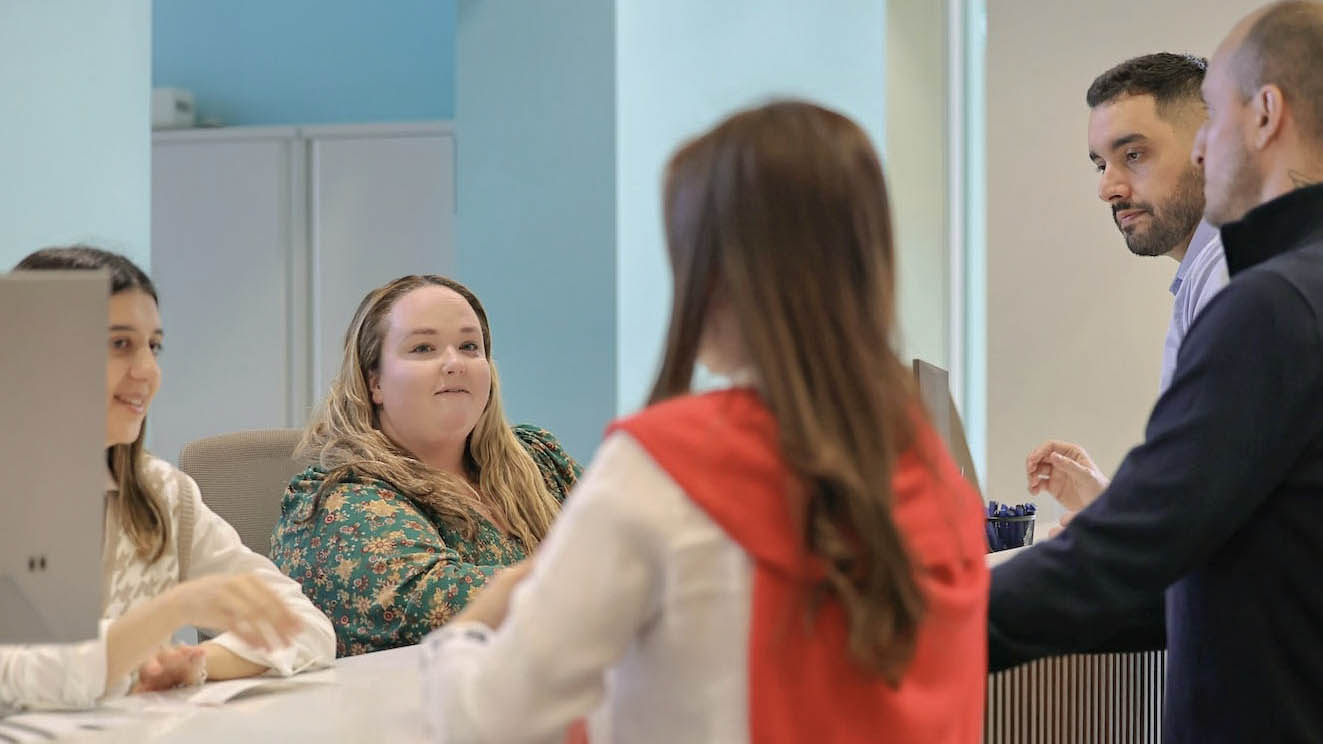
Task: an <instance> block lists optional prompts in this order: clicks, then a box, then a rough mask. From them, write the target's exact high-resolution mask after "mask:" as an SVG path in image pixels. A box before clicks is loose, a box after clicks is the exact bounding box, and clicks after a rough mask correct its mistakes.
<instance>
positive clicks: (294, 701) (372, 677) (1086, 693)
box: [64, 554, 1166, 744]
mask: <svg viewBox="0 0 1323 744" xmlns="http://www.w3.org/2000/svg"><path fill="white" fill-rule="evenodd" d="M994 555H995V554H994ZM1004 557H1005V556H996V557H995V558H994V557H989V562H994V561H996V560H998V559H1000V558H1004ZM418 657H419V649H418V647H417V646H410V647H406V648H398V649H392V650H390V651H379V652H377V653H374V654H365V655H363V656H355V657H351V658H348V659H340V660H337V661H336V664H335V667H334V669H332V670H328V671H324V672H314V673H313V674H312V675H309V676H308V677H307V679H308V680H313V679H314V678H316V679H325V680H326V682H325V683H322V684H310V685H308V686H306V687H302V688H300V689H294V690H281V691H277V692H270V693H261V692H260V691H259V692H258V693H257V694H254V695H252V696H247V697H245V696H241V697H239V698H238V699H235V700H232V701H230V702H229V703H226V704H225V705H223V706H218V707H207V708H202V707H185V706H184V705H183V703H182V701H183V699H184V697H185V696H187V695H188V694H189V692H188V691H181V692H177V693H169V694H168V695H165V696H162V698H163V699H165V700H166V701H167V702H168V701H169V700H170V699H171V698H172V697H173V699H174V700H175V707H174V708H172V709H171V710H169V711H167V712H159V711H144V712H142V713H138V714H134V717H133V720H132V721H130V722H128V723H125V724H122V725H120V726H117V727H115V728H113V729H109V730H106V731H101V732H87V733H83V734H80V735H78V736H74V737H69V738H66V739H64V740H65V741H77V742H88V743H89V744H105V743H107V742H125V743H127V742H133V743H134V744H136V743H137V742H142V741H148V740H151V741H162V742H176V743H181V744H182V743H183V742H190V743H192V742H198V743H200V744H209V743H210V742H242V743H243V744H259V743H260V742H280V743H281V744H287V743H288V742H302V741H316V742H318V744H323V743H327V742H364V741H391V742H418V741H423V717H422V710H421V704H422V701H421V695H422V693H421V682H420V679H419V674H418V669H419V661H418ZM1165 666H1166V664H1165V653H1163V652H1150V653H1144V654H1099V655H1084V656H1066V657H1059V658H1053V659H1043V660H1041V661H1037V662H1034V663H1032V664H1026V665H1024V666H1021V667H1017V668H1016V669H1012V670H1009V671H1005V672H1000V673H998V674H993V675H989V677H988V706H987V718H986V732H985V734H984V738H985V741H986V742H988V744H1012V743H1014V744H1090V743H1093V742H1096V743H1097V744H1104V743H1105V744H1119V743H1122V742H1124V743H1125V744H1132V743H1133V744H1157V742H1159V741H1160V737H1161V732H1160V722H1161V716H1162V690H1163V681H1164V676H1165V675H1164V673H1165ZM318 675H320V676H318ZM133 702H134V701H131V700H130V701H126V702H125V704H127V705H132V704H133Z"/></svg>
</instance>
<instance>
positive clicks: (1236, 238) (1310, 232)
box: [1222, 184, 1323, 276]
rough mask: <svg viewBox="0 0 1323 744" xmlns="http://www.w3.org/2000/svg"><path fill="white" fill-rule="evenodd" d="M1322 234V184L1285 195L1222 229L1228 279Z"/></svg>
mask: <svg viewBox="0 0 1323 744" xmlns="http://www.w3.org/2000/svg"><path fill="white" fill-rule="evenodd" d="M1320 234H1323V184H1315V185H1313V186H1306V187H1304V188H1300V189H1296V190H1294V191H1290V192H1287V193H1285V194H1283V195H1281V196H1279V197H1277V198H1276V199H1273V200H1272V201H1269V202H1265V203H1263V204H1260V205H1259V206H1257V207H1255V208H1253V209H1251V210H1250V211H1249V212H1247V213H1246V214H1245V216H1244V217H1242V218H1240V219H1239V220H1237V221H1236V222H1228V223H1227V224H1225V225H1223V226H1222V246H1223V249H1224V250H1225V251H1226V257H1227V269H1228V271H1229V272H1230V274H1231V276H1235V275H1236V274H1238V273H1240V272H1242V271H1244V270H1245V269H1248V268H1251V267H1253V266H1255V265H1257V264H1260V263H1263V262H1264V261H1267V260H1268V259H1270V258H1272V257H1274V256H1277V255H1280V254H1282V253H1286V252H1287V251H1289V250H1291V249H1292V248H1297V247H1299V246H1300V245H1301V244H1303V243H1306V242H1308V241H1309V240H1310V239H1311V238H1315V237H1317V236H1319V235H1320Z"/></svg>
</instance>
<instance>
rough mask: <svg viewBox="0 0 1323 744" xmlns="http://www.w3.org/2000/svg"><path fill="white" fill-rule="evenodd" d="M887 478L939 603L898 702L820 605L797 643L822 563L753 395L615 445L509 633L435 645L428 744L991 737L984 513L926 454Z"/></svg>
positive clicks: (428, 668) (684, 404)
mask: <svg viewBox="0 0 1323 744" xmlns="http://www.w3.org/2000/svg"><path fill="white" fill-rule="evenodd" d="M917 448H918V449H921V450H922V452H923V456H922V457H921V456H919V454H918V453H915V452H911V453H907V454H905V455H904V456H903V457H901V458H900V459H899V460H898V462H897V468H896V474H895V477H894V486H895V501H894V507H893V514H894V516H895V519H896V521H897V523H898V525H899V526H900V529H901V532H902V534H903V535H904V536H905V539H906V541H907V543H908V545H909V548H910V552H911V555H912V556H913V557H914V561H915V564H916V566H917V568H918V575H919V577H920V586H921V588H922V590H923V592H924V595H925V598H926V600H927V607H928V610H927V615H926V617H925V621H924V623H923V625H922V626H921V629H920V631H919V637H918V644H917V649H916V654H915V657H914V660H913V661H912V663H911V665H910V666H909V667H908V669H907V671H906V674H905V677H904V679H903V680H902V682H901V684H900V686H899V687H897V688H891V687H889V686H888V685H886V684H885V683H884V682H883V681H882V680H881V679H880V678H878V677H873V676H868V675H865V674H863V673H861V672H860V671H859V670H858V669H857V668H856V667H855V666H854V665H853V664H852V662H851V661H850V660H849V658H848V655H847V653H846V650H845V646H844V637H845V620H844V614H843V612H842V611H841V610H840V608H839V607H836V606H834V605H831V604H828V605H825V607H824V609H823V610H821V611H820V612H819V614H818V615H817V616H816V621H815V625H814V630H813V632H812V633H807V632H804V628H805V625H804V617H805V616H804V614H803V612H802V610H801V608H800V606H799V605H797V604H795V602H796V601H797V598H798V597H799V596H800V595H799V588H800V587H801V586H802V581H803V580H804V578H805V577H807V576H811V572H812V567H811V566H812V561H811V560H809V559H808V558H807V556H806V555H805V554H804V549H803V547H802V546H801V545H800V538H799V532H798V531H797V529H795V528H794V526H793V524H792V521H791V516H790V515H791V512H790V509H789V507H788V505H787V500H788V499H789V498H790V497H791V493H790V490H791V485H790V484H791V483H792V480H791V478H790V477H789V471H788V470H787V469H786V467H785V464H784V463H783V462H782V460H781V457H780V454H779V448H778V446H777V441H776V426H775V422H774V421H773V420H772V418H771V416H770V414H769V413H768V412H767V410H766V409H765V408H764V407H763V406H762V404H761V403H760V401H759V399H758V397H757V396H756V394H754V393H752V392H751V391H748V390H728V391H721V392H716V393H708V394H705V395H694V396H686V397H683V398H678V399H675V400H673V401H668V402H666V403H663V404H660V405H657V406H653V407H651V408H648V409H647V410H645V411H643V412H642V413H640V414H638V415H637V416H634V417H631V418H628V419H625V420H623V421H620V422H618V423H617V424H615V425H614V426H613V427H612V429H611V431H610V432H609V434H608V437H607V439H606V441H605V442H604V443H603V445H602V447H601V449H600V451H599V452H598V454H597V457H596V458H595V459H594V461H593V463H592V465H591V466H590V467H589V469H588V472H587V473H586V474H585V475H584V477H583V479H582V480H581V481H580V484H579V486H578V487H577V489H576V490H575V491H574V492H573V494H571V496H570V498H569V499H568V500H567V501H566V505H565V510H564V512H563V513H562V515H561V517H560V518H559V520H558V521H557V523H556V525H555V526H554V527H553V529H552V531H551V533H550V534H549V535H548V536H547V539H546V540H545V541H544V542H543V544H542V546H541V548H540V549H539V551H538V555H537V559H536V563H535V565H534V568H533V571H532V573H531V574H530V576H529V578H528V579H526V580H525V581H524V582H523V583H522V584H521V585H520V586H519V587H518V588H517V589H516V590H515V592H514V596H513V597H512V600H511V607H510V614H509V616H508V617H507V619H506V622H505V623H504V624H503V625H502V626H501V628H500V629H499V630H498V631H495V632H491V631H488V630H487V629H486V628H485V627H483V626H480V625H473V624H465V623H454V624H451V625H448V626H446V627H444V628H442V629H441V630H439V631H437V632H435V633H434V634H432V635H431V636H429V637H428V638H427V639H426V640H425V641H424V661H423V665H424V668H423V681H424V689H425V690H426V695H427V698H426V700H425V701H424V710H425V711H426V712H427V713H428V715H429V718H430V722H431V725H432V728H433V732H434V734H435V735H436V738H438V739H439V740H443V741H454V742H461V741H464V742H468V741H493V742H496V741H499V742H560V741H563V740H564V737H565V732H566V730H567V727H568V726H569V725H570V724H571V723H572V722H573V721H575V720H576V719H578V718H580V717H582V716H585V715H588V716H589V739H590V740H591V741H592V742H593V744H599V742H674V741H684V742H722V743H723V744H725V743H732V744H736V743H739V742H760V743H761V742H773V743H777V742H812V743H813V744H828V743H835V742H841V743H845V742H856V741H858V742H865V741H867V742H875V741H892V742H923V743H924V744H929V743H937V744H944V743H948V742H949V743H950V744H975V742H979V741H981V738H982V717H983V705H984V685H985V682H986V669H987V651H986V639H987V630H986V628H987V626H986V613H987V596H988V572H987V568H986V567H985V564H984V552H985V547H984V544H983V540H984V538H983V529H982V521H983V517H982V510H981V508H980V506H981V504H980V502H979V499H978V497H977V495H976V494H975V493H974V492H973V490H972V489H971V488H970V487H969V486H968V484H967V483H966V482H965V481H964V479H963V478H962V477H961V476H960V474H959V472H958V470H957V469H956V467H955V465H954V464H953V463H952V462H951V460H950V457H949V456H948V455H947V454H946V453H945V451H944V450H943V449H942V447H941V445H940V443H939V442H938V440H937V438H936V435H935V434H934V433H933V432H932V431H931V430H930V429H928V428H927V427H926V426H925V427H923V428H922V429H921V430H920V436H919V438H918V447H917Z"/></svg>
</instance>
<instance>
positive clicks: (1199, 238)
mask: <svg viewBox="0 0 1323 744" xmlns="http://www.w3.org/2000/svg"><path fill="white" fill-rule="evenodd" d="M1216 237H1217V228H1216V227H1214V226H1213V225H1211V224H1209V223H1208V221H1207V220H1200V221H1199V226H1198V227H1196V228H1195V229H1194V235H1193V236H1191V237H1190V245H1189V246H1188V247H1187V248H1186V249H1185V257H1184V258H1182V259H1181V264H1180V266H1178V267H1176V278H1175V279H1172V280H1171V293H1172V294H1176V293H1177V292H1179V291H1180V289H1181V284H1182V283H1183V282H1184V281H1185V275H1186V274H1188V273H1190V267H1191V266H1194V263H1195V261H1197V260H1198V259H1199V254H1201V253H1203V252H1204V249H1205V248H1207V247H1208V245H1209V244H1210V243H1212V242H1213V238H1216Z"/></svg>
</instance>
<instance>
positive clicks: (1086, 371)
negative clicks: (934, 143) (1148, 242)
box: [987, 0, 1259, 516]
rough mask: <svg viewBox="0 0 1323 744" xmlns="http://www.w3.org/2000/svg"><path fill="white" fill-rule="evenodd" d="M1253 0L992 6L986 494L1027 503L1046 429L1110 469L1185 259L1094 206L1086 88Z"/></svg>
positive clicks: (1145, 385)
mask: <svg viewBox="0 0 1323 744" xmlns="http://www.w3.org/2000/svg"><path fill="white" fill-rule="evenodd" d="M1257 5H1259V3H1258V2H1252V1H1249V0H1224V1H1223V2H1219V3H1208V2H1200V1H1199V0H1163V2H1151V1H1150V0H1116V2H1111V3H1092V4H1085V3H1052V2H1045V1H1044V0H996V2H989V3H988V57H987V115H988V119H987V148H988V150H987V171H988V184H987V185H988V189H987V191H988V216H987V220H988V235H987V268H988V273H987V282H988V286H987V294H988V306H987V329H988V337H987V365H988V381H987V384H988V470H989V478H988V480H989V486H990V487H989V488H988V489H987V492H988V496H989V497H990V498H993V499H997V500H1000V501H1013V502H1018V501H1022V500H1024V499H1025V496H1026V492H1025V479H1024V457H1025V455H1026V454H1028V452H1029V450H1030V449H1031V448H1032V447H1034V446H1035V445H1037V444H1038V443H1039V441H1041V440H1042V439H1044V438H1047V437H1057V438H1065V439H1071V440H1074V441H1077V442H1079V443H1081V444H1083V445H1085V446H1086V447H1087V448H1088V449H1089V450H1090V452H1092V454H1093V455H1094V458H1095V459H1096V460H1097V462H1098V464H1099V466H1101V467H1102V468H1103V470H1104V471H1107V472H1109V473H1110V472H1113V471H1114V470H1115V468H1116V466H1117V465H1118V464H1120V461H1121V458H1122V457H1123V456H1124V454H1125V452H1126V451H1127V450H1128V449H1129V448H1130V447H1131V446H1133V445H1134V444H1136V443H1138V442H1139V441H1140V439H1141V438H1142V435H1143V427H1144V424H1145V422H1146V419H1147V416H1148V413H1149V410H1150V409H1151V407H1152V404H1153V402H1154V398H1155V396H1156V394H1157V388H1158V376H1159V367H1160V363H1161V357H1162V339H1163V336H1164V334H1165V331H1166V327H1167V321H1168V319H1169V318H1170V313H1171V303H1172V298H1171V295H1170V294H1169V293H1168V285H1169V284H1170V282H1171V278H1172V276H1173V275H1174V273H1175V270H1176V264H1175V262H1173V261H1171V260H1170V259H1167V258H1139V257H1136V256H1132V255H1131V254H1130V253H1129V251H1128V250H1127V249H1126V247H1125V244H1124V242H1123V241H1122V239H1121V236H1120V235H1119V233H1118V232H1117V230H1116V227H1115V226H1114V225H1113V224H1112V222H1111V219H1110V215H1109V212H1108V211H1107V208H1106V206H1105V205H1103V204H1102V203H1101V202H1100V201H1098V199H1097V196H1096V191H1097V188H1096V186H1097V182H1096V174H1095V173H1094V171H1093V168H1092V166H1091V164H1090V163H1089V161H1088V158H1087V157H1086V153H1087V149H1086V143H1085V135H1086V133H1085V129H1086V123H1087V119H1088V109H1087V107H1086V106H1085V103H1084V93H1085V90H1086V89H1087V88H1088V85H1089V83H1090V82H1091V81H1092V80H1093V78H1094V77H1095V76H1096V75H1097V74H1099V73H1101V72H1103V71H1104V70H1106V69H1107V68H1108V67H1110V66H1112V65H1113V64H1116V63H1117V62H1120V61H1122V60H1123V59H1126V58H1128V57H1132V56H1135V55H1138V54H1146V53H1149V52H1155V51H1173V52H1193V53H1197V54H1201V55H1203V56H1208V55H1209V54H1211V53H1212V50H1213V49H1214V47H1215V46H1216V45H1217V43H1218V42H1219V41H1220V40H1221V38H1222V37H1223V36H1224V35H1225V34H1226V32H1227V31H1229V30H1230V28H1231V26H1232V25H1233V24H1234V23H1235V22H1236V20H1238V19H1239V18H1240V17H1241V16H1243V15H1244V14H1245V13H1247V12H1248V11H1249V10H1252V9H1253V8H1254V7H1256V6H1257ZM1043 499H1044V500H1046V501H1050V497H1047V496H1046V495H1044V497H1043ZM1056 513H1057V511H1056V509H1055V507H1053V508H1051V511H1050V515H1053V516H1054V515H1055V514H1056Z"/></svg>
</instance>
